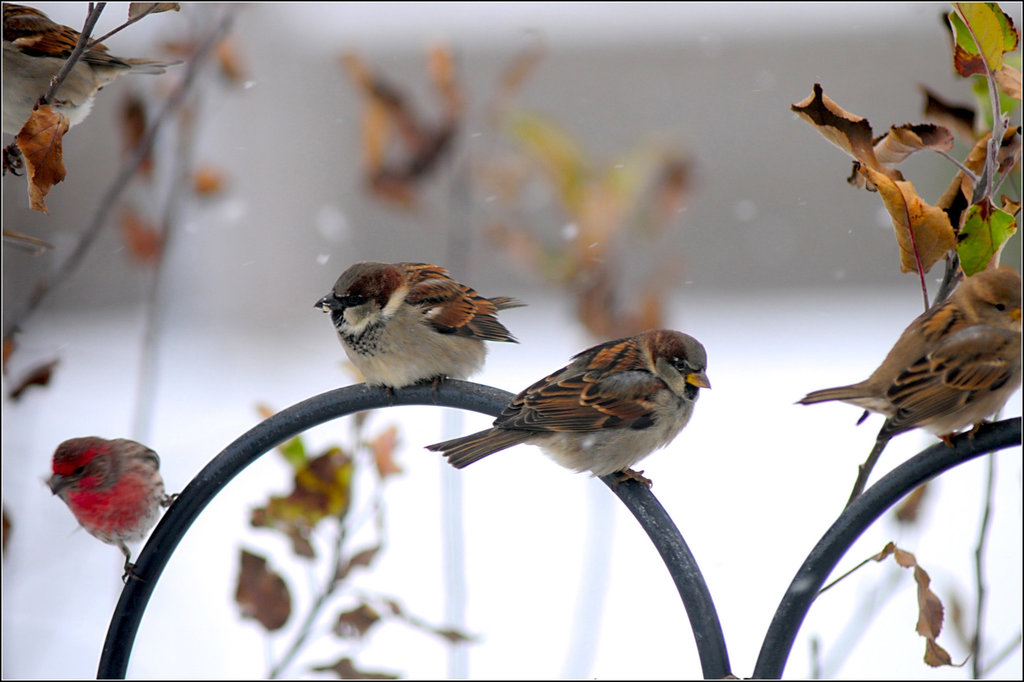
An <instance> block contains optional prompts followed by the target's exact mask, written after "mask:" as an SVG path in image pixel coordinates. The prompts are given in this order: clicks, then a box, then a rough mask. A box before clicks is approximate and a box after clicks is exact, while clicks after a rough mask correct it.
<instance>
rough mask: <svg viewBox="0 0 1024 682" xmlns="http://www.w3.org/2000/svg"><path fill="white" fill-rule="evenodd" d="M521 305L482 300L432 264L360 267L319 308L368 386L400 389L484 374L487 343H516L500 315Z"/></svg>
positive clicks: (500, 299) (341, 280)
mask: <svg viewBox="0 0 1024 682" xmlns="http://www.w3.org/2000/svg"><path fill="white" fill-rule="evenodd" d="M521 305H523V304H522V303H519V302H518V301H516V300H514V299H511V298H507V297H504V296H501V297H497V298H484V297H483V296H481V295H480V294H478V293H477V292H476V291H474V290H473V289H471V288H469V287H467V286H466V285H464V284H459V283H458V282H456V281H455V280H453V279H452V278H451V276H450V275H449V274H448V271H447V270H445V269H444V268H441V267H438V266H436V265H430V264H427V263H372V262H368V263H356V264H355V265H353V266H352V267H350V268H349V269H348V270H346V271H345V272H344V273H342V275H341V277H339V278H338V281H337V282H335V283H334V289H333V290H332V291H331V292H330V293H328V294H327V295H326V296H324V297H323V298H321V299H320V300H319V301H317V302H316V305H315V306H314V307H316V308H320V309H321V310H323V311H324V312H325V313H330V314H331V322H333V323H334V328H335V330H336V331H337V332H338V338H339V339H340V340H341V345H342V347H343V348H344V349H345V354H346V355H348V358H349V360H351V361H352V364H354V365H355V366H356V368H357V369H358V370H359V371H360V372H361V373H362V375H363V379H364V380H365V381H366V383H368V384H375V385H383V386H387V387H388V388H401V387H402V386H409V385H410V384H415V383H418V382H421V381H428V380H430V381H434V380H438V379H442V378H445V377H448V378H451V379H465V378H466V377H468V376H470V375H471V374H473V373H474V372H476V371H478V370H479V369H480V368H481V367H483V363H484V358H485V356H486V354H487V349H486V348H485V346H484V341H511V342H513V343H514V342H515V339H514V338H513V337H512V335H511V334H510V333H509V331H508V329H506V328H505V326H504V325H503V324H502V323H501V322H499V321H498V318H497V313H498V311H499V310H505V309H507V308H516V307H519V306H521Z"/></svg>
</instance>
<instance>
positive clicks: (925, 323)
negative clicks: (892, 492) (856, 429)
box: [798, 268, 1021, 502]
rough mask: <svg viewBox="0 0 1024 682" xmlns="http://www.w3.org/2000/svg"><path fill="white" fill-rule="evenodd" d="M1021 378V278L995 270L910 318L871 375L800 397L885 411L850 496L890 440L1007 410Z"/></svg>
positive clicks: (945, 434)
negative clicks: (919, 428)
mask: <svg viewBox="0 0 1024 682" xmlns="http://www.w3.org/2000/svg"><path fill="white" fill-rule="evenodd" d="M1020 383H1021V278H1020V275H1019V274H1017V273H1016V272H1015V271H1013V270H1011V269H1009V268H997V269H991V270H984V271H982V272H979V273H977V274H976V275H973V276H971V277H968V278H966V279H965V280H964V281H963V282H961V284H960V286H958V287H957V289H956V290H955V291H954V292H953V293H952V295H950V297H949V298H947V299H946V300H945V301H943V302H942V303H939V304H938V305H935V306H933V307H931V308H930V309H928V310H927V311H926V312H924V313H923V314H922V315H920V316H919V317H917V318H916V319H915V320H914V321H913V322H911V323H910V325H909V326H908V327H907V328H906V329H905V330H904V331H903V333H902V334H901V335H900V337H899V339H897V341H896V344H895V345H894V346H893V347H892V350H890V351H889V354H888V355H886V356H885V360H883V361H882V364H881V365H879V367H878V369H876V370H875V371H874V373H872V375H871V376H870V377H868V378H867V379H865V380H864V381H861V382H860V383H856V384H851V385H849V386H838V387H836V388H826V389H822V390H820V391H814V392H812V393H809V394H807V395H806V396H804V397H803V398H802V399H801V400H799V401H798V402H799V403H800V404H802V405H810V404H812V403H820V402H826V401H829V400H841V401H843V402H847V403H850V404H852V405H856V406H858V407H862V408H864V410H865V413H864V415H863V416H862V417H861V419H860V421H861V422H862V421H864V419H865V417H867V414H868V411H871V412H879V413H881V414H884V415H885V416H886V420H885V423H883V424H882V428H881V430H880V431H879V432H878V439H877V441H876V444H875V448H874V450H872V453H871V454H870V455H869V456H868V460H867V461H866V462H865V463H864V464H863V465H861V476H860V477H859V478H858V485H856V486H855V487H854V491H853V495H851V497H850V501H851V502H852V501H853V499H854V498H856V497H857V496H858V495H859V494H860V492H861V491H862V490H863V487H864V483H865V482H866V479H867V476H868V474H870V471H871V468H872V467H873V466H874V463H875V461H876V460H877V459H878V455H880V454H881V452H882V449H883V448H884V447H885V445H886V443H887V442H888V441H889V439H890V438H892V437H893V436H895V435H897V434H900V433H903V432H904V431H909V430H911V429H915V428H918V427H922V428H924V429H926V430H928V431H930V432H931V433H933V434H935V435H937V436H940V437H942V439H943V440H947V439H948V438H949V437H950V436H951V435H952V434H953V433H955V432H956V431H959V430H961V429H964V428H967V427H968V426H971V427H977V426H979V425H980V424H982V423H983V422H984V421H985V420H986V419H987V418H989V417H991V416H992V415H994V414H995V413H996V412H998V411H999V410H1000V409H1002V407H1003V405H1005V404H1006V401H1007V400H1008V399H1009V398H1010V396H1011V395H1012V394H1013V392H1014V391H1016V390H1017V388H1018V387H1019V386H1020ZM859 423H860V422H858V424H859Z"/></svg>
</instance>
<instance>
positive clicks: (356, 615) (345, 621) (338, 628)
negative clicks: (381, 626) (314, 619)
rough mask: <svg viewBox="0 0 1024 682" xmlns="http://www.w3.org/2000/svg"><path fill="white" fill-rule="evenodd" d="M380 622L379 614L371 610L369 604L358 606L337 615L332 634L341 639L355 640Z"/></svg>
mask: <svg viewBox="0 0 1024 682" xmlns="http://www.w3.org/2000/svg"><path fill="white" fill-rule="evenodd" d="M379 622H380V614H379V613H377V612H376V611H374V610H373V607H371V606H370V605H369V604H360V605H359V606H357V607H356V608H354V609H352V610H351V611H345V612H344V613H341V614H339V615H338V620H337V622H336V623H335V624H334V634H336V635H338V637H341V638H342V639H357V638H360V637H363V636H364V635H365V634H366V633H367V632H369V630H370V628H372V627H373V626H374V625H376V624H377V623H379Z"/></svg>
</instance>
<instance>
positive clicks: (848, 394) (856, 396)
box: [796, 384, 870, 405]
mask: <svg viewBox="0 0 1024 682" xmlns="http://www.w3.org/2000/svg"><path fill="white" fill-rule="evenodd" d="M867 397H870V394H869V393H867V392H865V390H864V389H863V387H862V386H861V385H860V384H850V385H849V386H836V387H835V388H823V389H821V390H820V391H811V392H810V393H808V394H807V395H805V396H804V397H803V398H801V399H800V400H798V401H796V402H797V403H798V404H800V405H813V404H814V403H824V402H828V401H829V400H845V401H847V402H850V401H857V400H860V399H863V398H867Z"/></svg>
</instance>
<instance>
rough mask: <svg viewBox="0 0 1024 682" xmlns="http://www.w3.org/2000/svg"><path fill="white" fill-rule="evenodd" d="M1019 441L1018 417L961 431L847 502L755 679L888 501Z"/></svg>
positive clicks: (790, 598) (776, 627)
mask: <svg viewBox="0 0 1024 682" xmlns="http://www.w3.org/2000/svg"><path fill="white" fill-rule="evenodd" d="M1020 444H1021V419H1020V417H1017V418H1015V419H1007V420H1005V421H1001V422H997V423H995V424H988V425H986V426H983V427H982V428H980V429H979V430H978V432H977V433H975V434H962V435H960V436H958V437H956V438H955V439H954V440H953V447H951V448H950V447H947V446H946V445H945V444H943V443H936V444H935V445H933V446H931V447H929V448H927V449H926V450H924V451H922V452H920V453H918V454H917V455H915V456H914V457H912V458H910V459H909V460H907V461H906V462H904V463H903V464H901V465H899V466H898V467H896V468H895V469H893V470H892V471H891V472H889V473H888V474H887V475H886V476H884V477H883V478H881V479H880V480H879V481H878V483H876V484H875V485H873V486H871V487H870V488H868V489H867V490H866V491H864V493H863V494H861V495H860V496H859V497H858V498H857V499H855V500H854V501H853V503H852V504H850V506H849V507H847V508H846V509H845V510H844V511H843V513H842V514H840V515H839V518H838V519H836V522H835V523H833V524H832V527H831V528H829V529H828V530H827V531H826V532H825V535H823V536H822V538H821V540H819V541H818V544H817V545H815V547H814V549H813V550H812V551H811V553H810V554H809V555H808V556H807V559H806V560H805V561H804V563H803V565H802V566H801V567H800V570H798V571H797V573H796V577H794V578H793V582H791V583H790V585H789V588H788V589H787V590H786V593H785V595H783V597H782V602H781V603H780V604H779V607H778V609H776V611H775V616H774V617H773V618H772V622H771V625H769V626H768V632H767V633H766V635H765V638H764V642H763V643H762V645H761V651H760V653H759V654H758V657H757V663H756V664H755V666H754V674H753V677H754V678H755V679H779V678H780V677H781V676H782V671H783V669H784V668H785V667H786V660H787V659H788V658H789V652H790V650H791V649H792V648H793V642H794V640H795V639H796V633H797V632H798V631H799V630H800V626H801V625H802V624H803V622H804V618H805V617H806V616H807V612H808V610H810V608H811V604H812V603H813V602H814V599H815V598H816V597H817V595H818V591H819V590H821V587H822V585H824V584H825V580H826V579H827V578H828V576H829V575H830V574H831V573H832V570H833V569H834V568H835V566H836V564H837V563H839V560H840V559H841V558H842V557H843V555H844V554H846V551H847V550H848V549H849V548H850V547H851V546H852V545H853V543H854V542H855V541H856V540H857V538H859V537H860V536H861V534H862V533H863V532H864V531H865V530H866V529H867V528H868V526H870V525H871V524H872V523H874V522H875V521H876V520H877V519H878V518H879V517H880V516H881V515H882V514H884V513H885V512H886V510H888V509H889V507H891V506H892V505H894V504H896V503H897V502H898V501H899V500H900V499H901V498H902V497H903V496H904V495H906V494H908V493H910V492H911V491H912V490H914V489H915V488H917V487H918V486H919V485H921V484H922V483H925V482H926V481H928V480H930V479H932V478H934V477H935V476H938V475H939V474H941V473H942V472H944V471H946V470H947V469H951V468H953V467H955V466H957V465H959V464H963V463H964V462H966V461H968V460H971V459H974V458H975V457H979V456H981V455H984V454H988V453H990V452H995V451H996V450H1001V449H1003V448H1008V447H1012V446H1014V445H1020Z"/></svg>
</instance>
